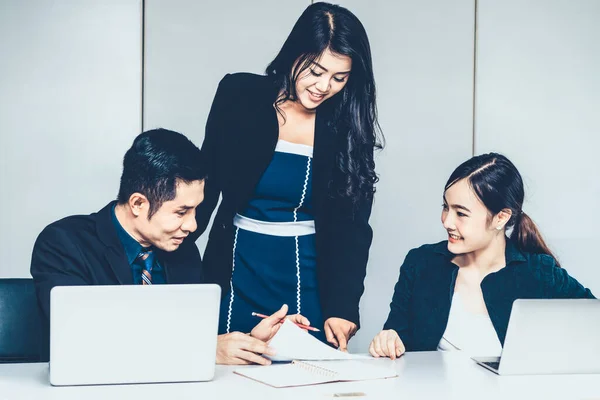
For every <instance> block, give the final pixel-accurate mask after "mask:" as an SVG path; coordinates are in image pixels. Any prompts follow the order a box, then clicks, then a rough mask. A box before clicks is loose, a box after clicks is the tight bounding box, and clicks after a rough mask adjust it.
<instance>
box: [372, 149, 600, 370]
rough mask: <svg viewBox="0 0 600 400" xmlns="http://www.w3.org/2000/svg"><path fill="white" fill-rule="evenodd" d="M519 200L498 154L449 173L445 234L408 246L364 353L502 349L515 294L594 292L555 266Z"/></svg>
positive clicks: (517, 180)
mask: <svg viewBox="0 0 600 400" xmlns="http://www.w3.org/2000/svg"><path fill="white" fill-rule="evenodd" d="M523 199H524V189H523V180H522V178H521V175H520V174H519V171H518V170H517V168H516V167H515V166H514V165H513V163H511V162H510V161H509V160H508V159H507V158H506V157H504V156H502V155H500V154H496V153H489V154H483V155H480V156H476V157H473V158H471V159H470V160H468V161H466V162H464V163H463V164H461V165H460V166H459V167H458V168H457V169H456V170H455V171H454V172H453V173H452V176H450V179H449V180H448V182H447V184H446V187H445V191H444V198H443V200H444V203H443V210H442V224H443V225H444V229H446V231H447V232H448V240H447V241H443V242H440V243H437V244H428V245H424V246H421V247H419V248H417V249H413V250H411V251H410V252H409V253H408V255H407V256H406V259H405V261H404V264H403V265H402V267H401V269H400V278H399V280H398V283H397V284H396V287H395V291H394V296H393V298H392V303H391V305H390V307H391V311H390V314H389V316H388V319H387V321H386V323H385V325H384V330H383V331H381V332H380V333H379V334H378V335H377V336H375V338H374V339H373V341H372V342H371V345H370V348H369V352H370V353H371V355H373V356H374V357H390V358H392V359H395V358H396V357H399V356H401V355H402V354H403V353H404V351H430V350H436V349H438V350H462V351H464V352H466V353H467V354H469V355H471V356H499V355H500V352H501V351H502V345H503V343H504V339H505V336H506V329H507V326H508V319H509V316H510V312H511V307H512V304H513V302H514V301H515V300H516V299H523V298H529V299H531V298H536V299H554V298H563V299H564V298H594V296H593V295H592V293H591V291H590V290H589V289H586V288H584V287H583V286H582V285H581V284H580V283H579V282H577V280H575V279H574V278H572V277H570V276H569V274H568V273H567V271H566V270H564V269H562V268H561V267H560V264H559V262H558V260H557V259H556V257H555V256H554V255H553V254H552V252H551V251H550V249H548V246H546V243H545V242H544V240H543V239H542V236H541V235H540V232H539V231H538V229H537V227H536V225H535V224H534V223H533V221H532V220H531V219H530V218H529V216H528V215H527V214H525V213H524V212H523V209H522V206H523ZM507 231H509V232H510V236H507Z"/></svg>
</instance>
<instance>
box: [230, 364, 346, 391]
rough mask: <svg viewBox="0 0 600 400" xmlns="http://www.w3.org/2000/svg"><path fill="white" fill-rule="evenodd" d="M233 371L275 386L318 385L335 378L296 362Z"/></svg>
mask: <svg viewBox="0 0 600 400" xmlns="http://www.w3.org/2000/svg"><path fill="white" fill-rule="evenodd" d="M235 373H236V374H238V375H242V376H245V377H247V378H250V379H253V380H255V381H258V382H262V383H264V384H267V385H269V386H273V387H276V388H281V387H290V386H307V385H318V384H320V383H327V382H333V381H335V380H336V378H335V375H333V374H319V373H315V371H313V370H312V369H306V368H301V367H299V366H298V365H296V364H282V365H270V366H267V367H254V368H245V369H240V370H236V371H235Z"/></svg>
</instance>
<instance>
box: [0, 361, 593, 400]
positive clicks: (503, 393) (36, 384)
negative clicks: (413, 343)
mask: <svg viewBox="0 0 600 400" xmlns="http://www.w3.org/2000/svg"><path fill="white" fill-rule="evenodd" d="M366 362H369V363H383V364H386V363H387V364H394V365H395V368H396V369H397V371H398V375H399V376H398V377H397V378H393V379H387V380H377V381H363V382H349V383H333V384H324V385H318V386H307V387H297V388H286V389H275V388H271V387H269V386H267V385H264V384H262V383H258V382H254V381H252V380H250V379H247V378H244V377H242V376H239V375H236V374H234V373H233V371H234V370H235V369H237V368H261V367H256V366H251V367H226V366H217V370H216V375H215V379H214V380H213V381H211V382H204V383H179V384H144V385H107V386H78V387H52V386H51V385H50V384H49V383H48V364H45V363H44V364H4V365H0V400H9V399H10V400H13V399H15V400H17V399H60V400H68V399H78V400H79V399H85V400H95V399H142V400H152V399H167V400H175V399H193V400H206V399H264V400H270V399H278V400H283V399H285V400H288V399H304V400H305V399H325V398H332V397H333V394H334V393H346V392H364V393H365V394H366V396H365V397H350V398H349V399H357V400H360V399H364V398H368V399H398V400H406V399H447V398H450V399H469V398H480V399H484V400H491V399H509V400H514V399H586V400H593V399H596V400H600V374H597V375H546V376H497V375H495V374H493V373H492V372H489V371H487V370H485V369H484V368H482V367H480V366H478V365H477V364H475V363H474V362H473V361H472V360H470V359H469V358H467V357H465V356H464V355H462V354H460V353H458V352H447V353H442V352H425V353H408V354H405V355H404V356H402V357H401V358H400V359H399V360H397V361H391V360H389V359H386V360H381V359H380V360H371V361H366Z"/></svg>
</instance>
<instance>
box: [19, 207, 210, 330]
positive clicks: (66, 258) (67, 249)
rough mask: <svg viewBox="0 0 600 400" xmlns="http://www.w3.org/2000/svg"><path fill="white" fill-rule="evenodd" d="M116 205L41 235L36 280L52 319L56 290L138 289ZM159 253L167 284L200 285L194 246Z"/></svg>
mask: <svg viewBox="0 0 600 400" xmlns="http://www.w3.org/2000/svg"><path fill="white" fill-rule="evenodd" d="M114 204H115V202H112V203H110V204H108V205H107V206H106V207H104V208H103V209H102V210H100V211H98V212H97V213H94V214H90V215H75V216H70V217H66V218H64V219H61V220H60V221H56V222H54V223H52V224H50V225H48V226H47V227H46V228H45V229H44V230H43V231H42V233H40V235H39V236H38V238H37V240H36V242H35V245H34V248H33V255H32V259H31V275H32V276H33V280H34V283H35V286H36V291H37V296H38V301H39V304H40V307H41V309H42V312H43V314H44V315H45V316H46V317H47V318H48V319H49V316H50V289H52V288H53V287H54V286H73V285H131V284H133V276H132V271H131V267H130V265H129V263H128V262H127V258H126V256H125V250H124V249H123V245H122V244H121V241H120V240H119V237H118V236H117V231H116V229H115V226H114V224H113V222H112V214H111V209H112V207H113V205H114ZM156 253H157V257H158V260H159V261H160V262H161V265H163V266H164V269H165V276H166V279H167V283H201V281H202V276H201V270H202V268H201V262H200V253H199V252H198V248H197V247H196V245H195V243H194V242H192V241H189V243H183V244H182V245H181V246H180V247H179V249H177V250H176V251H174V252H172V253H167V252H164V251H160V250H157V251H156ZM47 322H48V320H47V321H46V323H47Z"/></svg>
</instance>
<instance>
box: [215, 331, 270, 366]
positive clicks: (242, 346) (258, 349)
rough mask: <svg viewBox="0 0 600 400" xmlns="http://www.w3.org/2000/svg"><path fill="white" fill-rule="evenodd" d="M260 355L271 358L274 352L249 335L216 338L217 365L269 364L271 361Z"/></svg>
mask: <svg viewBox="0 0 600 400" xmlns="http://www.w3.org/2000/svg"><path fill="white" fill-rule="evenodd" d="M262 354H266V355H269V356H273V355H275V352H274V351H273V350H272V349H270V348H269V346H268V345H267V344H266V343H265V342H263V341H262V340H260V339H256V338H253V337H252V336H250V335H246V334H243V333H241V332H233V333H227V334H224V335H219V336H218V338H217V364H229V365H233V364H260V365H269V364H271V360H269V359H267V358H264V357H262V356H261V355H262Z"/></svg>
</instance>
